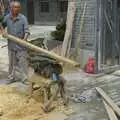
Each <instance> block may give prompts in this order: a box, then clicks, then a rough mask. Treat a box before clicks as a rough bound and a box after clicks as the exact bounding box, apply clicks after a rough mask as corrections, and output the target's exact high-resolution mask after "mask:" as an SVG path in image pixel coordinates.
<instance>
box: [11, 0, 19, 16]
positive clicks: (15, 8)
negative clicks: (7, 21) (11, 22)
mask: <svg viewBox="0 0 120 120" xmlns="http://www.w3.org/2000/svg"><path fill="white" fill-rule="evenodd" d="M10 8H11V14H12V15H13V16H16V15H17V14H19V12H20V9H21V4H20V2H19V1H12V2H11V3H10Z"/></svg>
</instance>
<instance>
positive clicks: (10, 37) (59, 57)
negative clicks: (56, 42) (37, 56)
mask: <svg viewBox="0 0 120 120" xmlns="http://www.w3.org/2000/svg"><path fill="white" fill-rule="evenodd" d="M4 36H5V37H6V38H8V39H10V40H12V41H14V42H17V43H19V44H21V45H23V46H24V47H26V48H29V49H31V50H34V51H37V52H43V53H45V54H48V55H49V56H50V57H53V58H55V59H57V60H59V61H62V62H66V63H69V64H71V65H73V66H79V64H78V63H77V62H75V61H72V60H70V59H67V58H65V57H62V56H59V55H57V54H55V53H53V52H50V51H47V50H45V49H43V48H40V47H38V46H35V45H33V44H31V43H28V42H26V41H23V40H22V39H19V38H17V37H14V36H12V35H10V34H7V33H5V35H4Z"/></svg>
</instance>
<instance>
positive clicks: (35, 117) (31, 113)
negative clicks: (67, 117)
mask: <svg viewBox="0 0 120 120" xmlns="http://www.w3.org/2000/svg"><path fill="white" fill-rule="evenodd" d="M53 106H54V107H55V106H57V107H56V108H55V109H54V110H52V111H51V112H49V113H47V114H46V113H45V112H44V111H43V109H42V108H41V103H40V102H38V101H36V100H35V99H31V100H30V101H29V102H27V95H26V94H23V93H20V92H19V91H17V90H16V89H15V88H14V87H11V86H7V85H0V119H1V120H53V119H51V118H50V117H49V116H50V115H51V114H52V113H54V112H58V111H59V112H60V111H62V112H64V113H65V112H66V113H65V114H67V112H68V113H69V111H70V108H68V107H65V106H63V105H62V102H61V101H59V102H54V103H53Z"/></svg>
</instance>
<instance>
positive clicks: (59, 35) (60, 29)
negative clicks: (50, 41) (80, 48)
mask: <svg viewBox="0 0 120 120" xmlns="http://www.w3.org/2000/svg"><path fill="white" fill-rule="evenodd" d="M65 30H66V23H61V24H57V26H56V31H53V32H52V33H51V35H52V36H53V37H54V38H55V39H56V40H60V41H63V40H64V35H65Z"/></svg>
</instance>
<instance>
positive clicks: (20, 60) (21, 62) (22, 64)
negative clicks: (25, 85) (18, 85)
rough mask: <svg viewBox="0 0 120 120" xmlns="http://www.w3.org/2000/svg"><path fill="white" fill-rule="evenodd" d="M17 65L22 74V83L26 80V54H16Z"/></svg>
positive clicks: (24, 52) (19, 52)
mask: <svg viewBox="0 0 120 120" xmlns="http://www.w3.org/2000/svg"><path fill="white" fill-rule="evenodd" d="M17 59H18V65H19V68H20V70H21V73H22V82H24V81H25V82H26V80H27V78H28V61H27V52H26V51H18V52H17Z"/></svg>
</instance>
